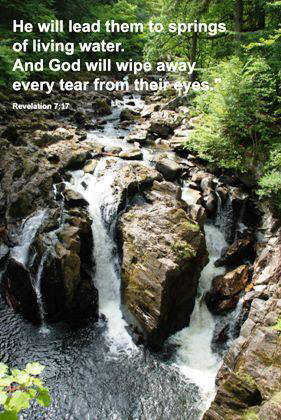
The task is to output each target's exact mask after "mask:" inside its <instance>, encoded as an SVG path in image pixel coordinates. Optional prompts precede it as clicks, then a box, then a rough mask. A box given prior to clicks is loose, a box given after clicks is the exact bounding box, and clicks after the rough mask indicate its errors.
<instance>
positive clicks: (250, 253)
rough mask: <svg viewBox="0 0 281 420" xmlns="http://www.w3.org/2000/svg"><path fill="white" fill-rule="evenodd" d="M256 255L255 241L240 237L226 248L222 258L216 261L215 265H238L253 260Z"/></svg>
mask: <svg viewBox="0 0 281 420" xmlns="http://www.w3.org/2000/svg"><path fill="white" fill-rule="evenodd" d="M254 257H255V251H254V246H253V242H252V241H251V240H250V239H239V240H237V241H235V242H234V243H233V244H232V245H230V246H229V247H228V248H227V249H226V250H225V252H224V253H223V255H222V256H221V258H219V259H218V260H217V261H216V262H215V266H216V267H223V266H224V265H227V266H238V265H239V264H241V262H243V261H247V260H252V259H253V258H254Z"/></svg>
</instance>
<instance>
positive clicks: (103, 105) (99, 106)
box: [92, 98, 112, 116]
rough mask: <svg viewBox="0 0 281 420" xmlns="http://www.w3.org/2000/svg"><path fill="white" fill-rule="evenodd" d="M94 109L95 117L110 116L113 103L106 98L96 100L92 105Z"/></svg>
mask: <svg viewBox="0 0 281 420" xmlns="http://www.w3.org/2000/svg"><path fill="white" fill-rule="evenodd" d="M92 108H93V110H94V113H95V115H98V116H103V115H110V114H111V113H112V109H111V101H110V100H107V99H106V98H96V99H95V100H94V102H93V103H92Z"/></svg>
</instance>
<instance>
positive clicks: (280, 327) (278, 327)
mask: <svg viewBox="0 0 281 420" xmlns="http://www.w3.org/2000/svg"><path fill="white" fill-rule="evenodd" d="M273 329H274V330H277V331H280V332H281V318H278V320H277V322H276V324H275V325H274V327H273Z"/></svg>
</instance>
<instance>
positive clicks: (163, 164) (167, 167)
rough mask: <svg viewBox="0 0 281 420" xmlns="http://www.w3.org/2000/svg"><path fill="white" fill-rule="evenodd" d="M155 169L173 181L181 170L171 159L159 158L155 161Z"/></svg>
mask: <svg viewBox="0 0 281 420" xmlns="http://www.w3.org/2000/svg"><path fill="white" fill-rule="evenodd" d="M156 169H157V171H159V172H160V173H161V174H162V175H163V176H164V178H165V179H167V181H174V180H175V179H176V178H178V177H179V176H180V174H181V172H182V168H181V166H180V165H179V164H178V163H177V162H175V161H174V160H171V159H161V160H159V161H158V162H157V163H156Z"/></svg>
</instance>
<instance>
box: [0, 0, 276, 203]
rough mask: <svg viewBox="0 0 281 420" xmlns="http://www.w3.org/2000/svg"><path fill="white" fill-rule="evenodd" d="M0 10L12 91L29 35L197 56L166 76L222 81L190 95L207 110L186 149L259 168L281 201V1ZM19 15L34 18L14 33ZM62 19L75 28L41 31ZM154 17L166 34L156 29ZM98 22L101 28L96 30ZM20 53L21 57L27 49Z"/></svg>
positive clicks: (42, 0) (135, 56)
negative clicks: (151, 27)
mask: <svg viewBox="0 0 281 420" xmlns="http://www.w3.org/2000/svg"><path fill="white" fill-rule="evenodd" d="M0 6H1V16H0V68H1V80H0V86H1V87H2V88H4V89H7V88H9V87H10V86H11V84H12V82H13V81H14V80H19V81H21V80H25V79H28V77H29V73H28V72H22V71H20V70H15V71H12V69H13V64H14V62H15V53H14V52H13V51H12V48H11V46H12V45H13V43H14V42H16V41H22V40H23V39H25V38H28V39H30V40H34V39H38V38H40V40H41V41H42V42H45V43H48V42H49V43H50V45H51V43H52V42H53V43H58V45H59V43H64V45H67V42H69V43H73V42H75V43H77V42H78V43H79V42H88V43H91V42H92V43H102V42H104V43H110V42H114V44H117V43H120V45H122V49H121V48H120V49H117V50H116V51H113V52H111V57H112V60H115V61H122V60H133V61H139V62H141V61H144V62H150V63H152V64H155V63H157V62H159V61H162V62H175V63H181V62H190V63H191V65H192V63H195V62H196V68H195V71H193V72H190V71H189V68H187V69H186V72H184V71H181V72H177V71H170V73H169V71H166V75H167V77H170V78H172V79H174V80H179V81H189V80H191V81H193V80H195V79H197V80H202V81H203V80H207V81H208V80H211V79H213V78H214V77H219V78H221V80H222V83H221V84H220V85H218V86H217V88H216V89H215V90H214V91H211V90H209V91H201V92H198V93H196V94H195V93H192V94H191V95H190V98H189V99H190V108H191V110H192V113H193V114H194V115H197V116H200V124H198V125H197V126H196V128H195V130H193V134H192V136H191V138H190V139H189V140H188V142H187V146H186V147H187V149H189V150H190V151H192V152H193V153H196V154H198V155H199V156H200V157H201V158H203V159H206V160H209V161H211V162H212V163H214V164H216V165H217V166H219V167H221V168H224V169H225V170H239V171H241V172H245V173H250V174H254V176H255V177H256V178H258V179H259V185H260V187H259V193H260V194H261V195H266V196H267V195H269V196H270V195H272V194H273V195H274V196H275V197H276V198H277V201H278V202H280V203H281V173H280V164H281V146H280V135H281V127H280V119H281V95H280V89H281V87H280V85H281V70H280V59H281V28H280V24H281V1H279V0H226V1H225V0H190V1H186V0H173V1H168V0H156V1H152V0H105V1H104V0H102V1H101V0H80V1H77V0H21V1H20V0H14V1H7V0H0ZM14 19H16V20H18V21H19V20H21V19H22V20H24V21H25V22H30V23H33V24H34V28H33V31H32V32H30V33H20V32H13V30H12V29H13V28H12V21H13V20H14ZM55 20H63V21H64V22H68V21H69V20H70V21H71V24H70V25H71V30H70V31H64V32H61V33H52V32H50V31H49V32H46V33H38V31H37V29H36V26H35V24H37V23H38V22H41V23H42V24H43V23H48V22H49V23H51V22H52V21H55ZM149 21H150V22H155V23H159V24H162V25H163V27H164V28H168V30H165V31H163V32H153V33H151V32H149V31H148V30H147V28H148V22H149ZM106 22H107V23H106ZM99 24H100V25H101V30H100V31H96V29H97V25H99ZM105 24H106V25H105ZM199 26H200V27H201V31H198V30H197V29H198V27H199ZM202 28H203V30H202ZM204 28H205V30H204ZM69 45H70V44H69ZM107 55H108V50H103V49H100V51H99V50H97V51H96V50H92V49H88V50H87V49H85V50H83V51H81V50H76V49H75V50H74V51H71V54H69V57H68V54H67V49H66V50H62V49H58V51H52V50H51V49H50V50H48V51H44V50H41V51H37V52H36V53H34V52H32V50H29V51H27V53H26V54H25V55H24V59H25V60H28V61H30V62H33V61H38V60H40V59H41V58H43V57H44V58H46V59H53V58H58V59H65V58H66V57H67V59H68V60H69V61H73V62H74V61H75V60H77V59H81V60H86V59H89V58H90V59H93V58H95V59H96V60H98V59H101V58H106V57H107ZM17 57H18V58H22V56H21V53H18V54H17ZM152 71H153V70H152ZM61 76H62V74H60V72H55V73H53V72H50V70H48V69H46V70H45V71H43V72H38V73H37V74H36V73H35V74H34V73H33V74H32V78H33V79H35V80H38V81H40V80H55V79H58V78H60V77H61ZM115 76H116V77H118V74H117V75H115ZM122 76H123V75H122ZM72 77H73V78H78V79H79V77H82V75H80V74H73V75H72Z"/></svg>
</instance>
